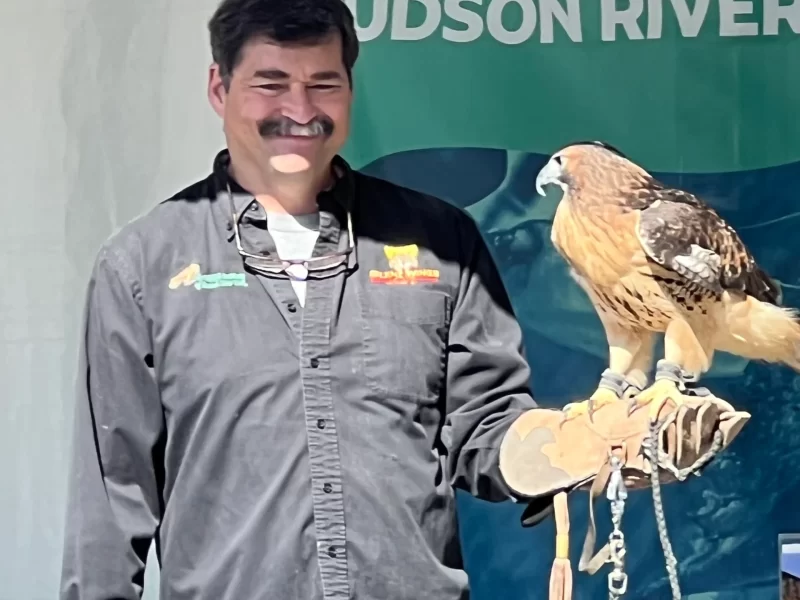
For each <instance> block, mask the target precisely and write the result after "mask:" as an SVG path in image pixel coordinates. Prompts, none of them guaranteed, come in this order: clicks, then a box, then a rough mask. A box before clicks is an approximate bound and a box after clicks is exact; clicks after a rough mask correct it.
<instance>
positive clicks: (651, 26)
mask: <svg viewBox="0 0 800 600" xmlns="http://www.w3.org/2000/svg"><path fill="white" fill-rule="evenodd" d="M663 23H664V5H663V4H662V0H647V39H648V40H658V39H661V28H662V25H663Z"/></svg>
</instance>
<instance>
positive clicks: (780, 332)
mask: <svg viewBox="0 0 800 600" xmlns="http://www.w3.org/2000/svg"><path fill="white" fill-rule="evenodd" d="M724 302H725V324H726V325H727V328H726V329H724V331H721V332H720V334H721V335H720V336H719V339H718V340H717V344H716V346H717V348H718V349H719V350H722V351H724V352H729V353H731V354H735V355H737V356H741V357H744V358H749V359H751V360H763V361H765V362H769V363H783V364H785V365H787V366H789V367H791V368H793V369H794V370H795V371H798V372H800V318H798V314H797V312H796V311H795V310H794V309H791V308H784V307H780V306H776V305H774V304H769V303H767V302H762V301H760V300H756V299H755V298H753V297H752V296H744V297H742V296H740V297H738V298H737V297H734V296H731V295H728V294H726V295H725V299H724Z"/></svg>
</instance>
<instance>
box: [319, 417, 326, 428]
mask: <svg viewBox="0 0 800 600" xmlns="http://www.w3.org/2000/svg"><path fill="white" fill-rule="evenodd" d="M317 429H325V419H317Z"/></svg>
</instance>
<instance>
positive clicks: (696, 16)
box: [672, 0, 708, 38]
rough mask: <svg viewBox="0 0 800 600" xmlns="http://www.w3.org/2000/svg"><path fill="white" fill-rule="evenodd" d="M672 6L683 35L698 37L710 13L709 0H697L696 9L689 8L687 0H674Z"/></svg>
mask: <svg viewBox="0 0 800 600" xmlns="http://www.w3.org/2000/svg"><path fill="white" fill-rule="evenodd" d="M672 7H673V8H674V9H675V16H676V17H677V18H678V25H680V28H681V34H682V35H683V37H687V38H689V37H697V34H698V33H700V28H701V27H702V26H703V22H704V21H705V20H706V15H707V14H708V0H695V3H694V10H691V9H690V8H689V6H688V4H687V3H686V0H672Z"/></svg>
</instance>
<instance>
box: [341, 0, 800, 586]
mask: <svg viewBox="0 0 800 600" xmlns="http://www.w3.org/2000/svg"><path fill="white" fill-rule="evenodd" d="M348 4H349V5H350V7H351V10H355V12H356V14H357V20H358V23H359V27H360V36H361V38H362V42H363V43H362V56H361V58H360V59H359V64H358V66H357V68H356V73H355V77H356V84H355V85H356V103H355V107H354V131H353V135H352V138H351V141H350V144H349V146H348V147H347V150H346V156H347V158H348V159H349V160H351V162H352V163H353V164H354V166H356V167H357V168H360V169H363V170H364V171H365V172H368V173H372V174H375V175H378V176H380V177H384V178H386V179H389V180H391V181H395V182H397V183H400V184H402V185H406V186H409V187H412V188H415V189H418V190H422V191H424V192H427V193H431V194H434V195H437V196H439V197H441V198H444V199H445V200H447V201H448V202H451V203H453V204H456V205H458V206H460V207H462V208H464V209H465V210H467V211H468V212H469V213H470V214H472V215H473V217H474V218H475V219H476V221H477V222H478V224H479V225H480V228H481V230H482V232H483V235H484V236H485V238H486V240H487V242H488V243H489V245H490V247H491V249H492V252H493V254H494V257H495V259H496V261H497V263H498V266H499V267H500V270H501V272H502V274H503V277H504V281H505V283H506V286H507V288H508V290H509V292H510V294H511V296H512V298H513V302H514V306H515V310H516V311H517V315H518V317H519V319H520V322H521V324H522V327H523V329H524V332H525V342H526V347H527V354H528V358H529V360H530V363H531V367H532V371H533V377H532V379H533V380H532V386H533V391H534V394H535V395H536V398H537V400H538V401H539V402H540V404H542V405H544V406H548V407H560V406H562V405H563V404H565V403H566V402H569V401H574V400H575V399H580V398H584V397H585V396H586V395H587V393H589V392H591V391H592V390H593V389H594V386H595V385H596V381H597V378H598V376H599V374H600V372H601V371H602V369H603V368H604V361H605V360H606V353H607V349H606V342H605V338H604V335H603V332H602V329H601V327H600V324H599V321H598V320H597V318H596V316H595V314H594V311H593V310H592V307H591V305H590V304H589V302H588V300H587V299H586V297H585V296H584V294H583V293H582V292H581V291H580V290H579V289H578V288H577V286H576V285H575V284H574V283H573V282H572V280H571V279H570V278H569V277H568V275H567V271H566V268H565V265H564V263H563V261H561V259H560V258H559V257H558V256H557V255H556V253H555V251H554V250H553V248H552V245H551V243H550V239H549V236H550V231H549V230H550V223H551V220H552V216H553V213H554V210H555V204H554V203H553V201H552V200H549V201H548V200H545V199H543V198H540V197H538V196H537V195H536V193H535V191H534V189H533V188H534V186H533V182H534V178H535V175H536V173H537V171H538V170H539V168H541V166H543V164H544V162H545V161H546V158H547V156H548V155H549V154H550V153H552V152H553V151H555V150H556V149H557V148H558V147H559V146H561V145H563V144H565V143H568V142H570V141H575V140H582V139H601V140H604V141H607V142H609V143H611V144H612V145H614V146H616V147H617V148H619V149H620V150H622V151H623V152H625V153H626V154H627V155H628V156H630V157H631V158H632V159H633V160H634V161H636V162H637V163H639V164H640V165H642V166H643V167H645V168H646V169H648V170H650V171H651V172H652V173H653V174H654V175H655V176H656V177H658V178H660V179H662V180H663V181H664V182H665V183H667V184H670V185H674V186H677V187H681V188H684V189H687V190H689V191H691V192H693V193H696V194H699V195H700V196H702V197H703V198H705V199H706V200H707V201H708V202H710V203H711V204H712V205H713V206H714V207H715V208H716V209H717V210H719V212H720V213H722V215H723V216H724V217H725V218H726V219H727V220H728V221H729V222H730V223H732V224H733V225H734V227H736V228H737V229H738V231H739V232H740V233H741V235H742V236H743V238H744V239H745V241H746V243H747V244H748V245H749V246H750V248H751V249H752V250H753V252H754V253H755V255H756V257H757V258H758V260H759V261H760V262H761V263H762V264H763V265H764V267H765V268H766V269H767V270H768V271H769V272H770V273H772V274H773V275H774V276H775V277H776V278H777V279H779V280H780V282H781V284H782V285H783V289H784V295H785V299H786V302H787V304H789V305H792V306H800V260H798V258H799V257H800V237H798V235H797V231H798V226H800V193H798V190H799V189H800V120H798V118H797V112H796V111H797V107H798V106H800V76H799V75H798V74H799V73H800V35H798V34H800V0H794V2H792V1H787V0H780V1H779V0H763V2H750V1H747V0H705V1H704V0H663V1H662V0H639V1H637V0H617V1H614V0H592V1H589V0H586V1H581V2H579V1H578V0H536V1H534V0H514V1H510V0H484V1H481V0H461V1H455V0H442V1H441V2H439V1H434V0H425V1H422V0H410V1H406V0H395V1H394V2H389V1H388V0H372V1H368V2H367V1H364V0H358V1H357V0H349V1H348ZM615 23H618V24H617V25H615ZM705 383H706V385H708V386H709V387H710V388H711V389H712V390H713V391H714V392H715V393H717V394H718V395H720V396H722V397H724V398H727V399H729V400H731V401H732V402H733V403H734V404H736V406H737V407H739V408H741V409H744V410H748V411H750V412H751V413H752V414H753V419H752V421H751V422H750V424H749V425H748V426H747V428H746V430H745V431H744V432H743V433H742V435H741V436H740V437H739V438H738V439H737V441H736V442H735V444H734V445H733V447H732V448H731V449H730V450H729V451H728V452H727V453H726V454H725V455H724V456H723V457H721V458H720V459H718V460H717V462H716V463H715V464H713V465H712V466H711V467H710V468H709V469H708V470H707V472H706V473H705V474H704V476H703V477H701V478H697V479H694V480H692V481H690V482H688V483H685V484H682V485H675V486H670V487H669V488H668V489H666V490H665V494H664V496H665V498H664V500H665V505H666V514H667V523H668V527H669V531H670V535H671V539H672V543H673V548H674V550H675V553H676V555H677V558H678V560H679V564H680V575H681V582H682V590H683V594H684V597H687V598H688V597H691V598H696V599H699V598H704V599H708V600H712V599H719V600H723V599H724V600H734V599H735V600H746V599H747V600H749V599H751V598H752V599H755V598H758V599H769V598H777V597H778V590H779V587H778V582H779V579H778V575H779V572H778V568H779V567H778V534H779V533H786V532H798V531H800V509H798V503H797V497H798V494H799V493H800V475H799V474H798V471H797V466H796V465H797V460H798V456H799V455H800V403H799V402H798V397H799V394H798V393H799V392H800V377H798V376H797V375H796V374H795V373H793V372H791V371H790V370H788V369H785V368H781V367H774V366H766V365H760V364H755V363H750V362H748V361H744V360H740V359H737V358H735V357H731V356H725V355H719V357H718V358H717V359H716V362H715V367H714V369H713V370H712V372H711V373H710V374H709V376H708V378H707V380H706V382H705ZM459 506H460V515H461V521H462V529H463V541H464V547H465V553H466V561H467V568H468V570H469V572H470V576H471V580H472V582H473V589H474V594H475V595H474V597H475V598H476V599H478V600H484V599H489V598H498V597H500V598H531V599H534V598H546V595H547V582H548V579H549V569H550V565H551V561H552V558H553V552H554V548H553V534H554V531H553V524H552V520H548V521H547V522H545V523H543V524H541V525H539V526H537V527H535V528H532V529H522V528H521V526H520V522H519V517H520V514H521V510H522V508H521V507H519V506H516V505H513V504H510V503H508V504H501V505H488V504H486V503H483V502H479V501H476V500H474V499H472V498H469V497H467V496H461V498H460V505H459ZM570 510H571V514H572V535H573V541H572V553H573V560H574V561H575V562H574V564H575V565H576V564H577V554H578V552H579V551H580V545H581V543H582V535H583V533H584V532H585V527H586V523H587V521H586V518H587V513H586V495H585V494H578V495H575V496H574V497H573V498H572V500H571V505H570ZM607 510H608V508H607V505H606V504H605V503H604V502H603V501H601V503H600V504H599V505H598V507H597V511H598V514H599V515H600V516H601V525H600V535H601V536H604V535H607V533H608V531H609V523H608V522H607V519H603V517H604V516H605V515H607V514H608V513H607ZM624 529H625V532H626V539H627V542H628V552H629V553H628V567H627V570H628V573H629V575H630V578H631V579H630V584H629V585H630V588H629V592H628V596H627V597H630V598H647V599H648V600H650V599H653V600H658V599H660V598H669V597H670V596H669V587H668V584H667V580H666V571H665V568H664V564H663V555H662V550H661V546H660V544H659V541H658V535H657V531H656V526H655V519H654V517H653V507H652V498H651V496H650V494H649V492H646V491H645V492H637V493H633V494H632V496H631V497H630V498H629V502H628V506H627V508H626V514H625V521H624ZM576 575H577V580H576V594H575V600H579V599H586V598H598V597H605V596H604V593H605V592H604V590H605V587H606V577H605V571H602V572H601V573H599V574H597V575H596V576H594V577H588V576H585V575H583V574H578V573H577V571H576Z"/></svg>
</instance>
